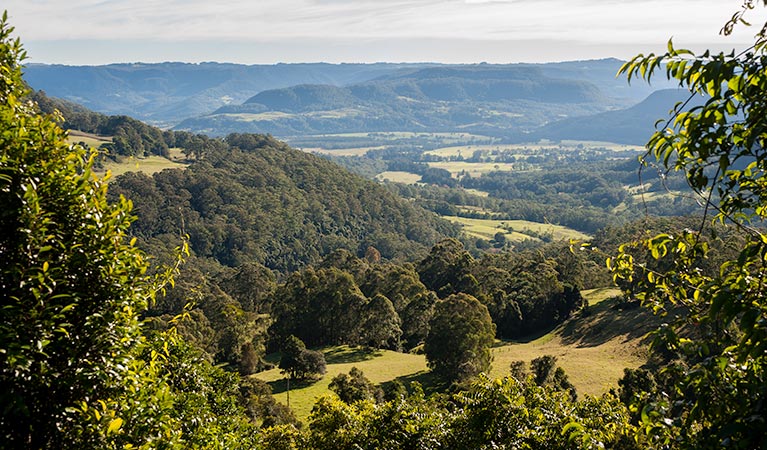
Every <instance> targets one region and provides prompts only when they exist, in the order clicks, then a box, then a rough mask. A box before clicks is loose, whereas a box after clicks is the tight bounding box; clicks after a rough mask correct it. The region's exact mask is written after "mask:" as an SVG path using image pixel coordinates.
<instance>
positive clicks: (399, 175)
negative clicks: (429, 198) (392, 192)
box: [376, 171, 421, 184]
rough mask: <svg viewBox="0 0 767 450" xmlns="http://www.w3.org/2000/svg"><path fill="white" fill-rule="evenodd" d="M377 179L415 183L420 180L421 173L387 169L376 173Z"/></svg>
mask: <svg viewBox="0 0 767 450" xmlns="http://www.w3.org/2000/svg"><path fill="white" fill-rule="evenodd" d="M376 180H378V181H391V182H394V183H403V184H416V183H418V182H419V181H421V175H418V174H417V173H411V172H399V171H388V172H381V173H379V174H378V175H376Z"/></svg>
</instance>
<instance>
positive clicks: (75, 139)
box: [67, 130, 112, 148]
mask: <svg viewBox="0 0 767 450" xmlns="http://www.w3.org/2000/svg"><path fill="white" fill-rule="evenodd" d="M67 134H68V138H67V140H68V141H69V143H70V144H77V143H80V142H85V144H86V145H88V146H89V147H93V148H99V146H100V145H101V144H105V143H108V142H112V138H111V137H109V136H98V135H95V134H91V133H84V132H82V131H77V130H69V132H68V133H67Z"/></svg>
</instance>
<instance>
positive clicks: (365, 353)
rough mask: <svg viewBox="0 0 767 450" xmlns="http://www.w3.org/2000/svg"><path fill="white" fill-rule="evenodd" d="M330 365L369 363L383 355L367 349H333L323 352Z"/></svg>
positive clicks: (373, 349)
mask: <svg viewBox="0 0 767 450" xmlns="http://www.w3.org/2000/svg"><path fill="white" fill-rule="evenodd" d="M322 353H323V354H324V355H325V362H327V363H328V364H348V363H356V362H361V361H368V360H371V359H373V358H376V357H379V356H381V355H383V352H382V351H381V350H378V349H375V348H367V347H347V346H343V347H332V348H330V349H328V350H325V351H323V352H322Z"/></svg>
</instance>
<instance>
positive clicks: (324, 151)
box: [301, 145, 386, 156]
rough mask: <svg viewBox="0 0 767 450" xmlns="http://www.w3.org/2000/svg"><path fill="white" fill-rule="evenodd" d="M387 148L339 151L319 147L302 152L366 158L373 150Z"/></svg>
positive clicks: (359, 148)
mask: <svg viewBox="0 0 767 450" xmlns="http://www.w3.org/2000/svg"><path fill="white" fill-rule="evenodd" d="M384 148H386V147H385V146H382V145H379V146H377V147H357V148H339V149H332V148H319V147H309V148H306V147H305V148H302V149H301V150H303V151H305V152H307V153H320V154H323V155H332V156H365V155H366V154H367V152H369V151H371V150H382V149H384Z"/></svg>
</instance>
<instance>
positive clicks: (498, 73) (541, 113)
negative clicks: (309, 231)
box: [176, 60, 636, 136]
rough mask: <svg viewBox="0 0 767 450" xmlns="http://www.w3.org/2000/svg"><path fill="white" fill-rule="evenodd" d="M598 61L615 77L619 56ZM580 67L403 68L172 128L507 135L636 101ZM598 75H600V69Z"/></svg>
mask: <svg viewBox="0 0 767 450" xmlns="http://www.w3.org/2000/svg"><path fill="white" fill-rule="evenodd" d="M582 64H583V65H586V66H588V64H589V63H588V62H584V63H582ZM598 66H599V70H600V71H603V72H605V71H607V72H609V73H610V74H611V75H612V76H613V77H614V73H615V71H617V70H618V68H619V67H620V61H618V60H609V61H600V62H598ZM563 67H567V70H565V69H564V68H563ZM585 70H587V69H583V68H581V69H578V70H575V69H573V68H571V67H570V66H554V67H550V66H549V65H523V64H514V65H490V64H478V65H460V66H447V65H442V66H431V67H421V68H408V69H401V70H398V71H396V72H393V73H390V74H387V75H383V76H381V77H379V78H376V79H374V80H368V81H364V82H360V83H356V84H350V85H347V86H331V85H316V84H304V85H298V86H291V87H287V88H281V89H273V90H267V91H263V92H260V93H258V94H256V95H255V96H253V97H251V98H249V99H247V100H246V101H245V102H243V103H242V104H239V105H227V106H223V107H221V108H219V109H217V110H216V111H214V112H213V113H212V114H209V115H207V116H202V117H197V118H192V119H187V120H185V121H183V122H181V123H180V124H179V125H178V126H177V127H176V129H180V130H188V131H194V132H202V133H207V134H214V135H223V134H227V133H232V132H259V133H271V134H274V135H277V136H296V135H307V134H322V133H352V132H369V131H419V132H435V131H442V132H446V131H447V132H449V131H464V132H473V133H483V134H490V135H504V136H508V135H513V134H519V133H523V132H529V131H532V130H534V129H536V128H538V127H540V126H541V125H544V124H546V123H548V122H550V121H554V120H556V119H558V118H561V117H572V116H585V115H591V114H594V113H599V112H603V111H606V110H610V109H617V108H621V107H624V106H627V105H629V104H632V103H634V102H635V101H636V100H635V99H631V98H618V97H616V96H615V95H616V92H617V91H618V90H619V89H618V88H617V87H616V85H612V84H611V85H607V84H605V85H603V86H599V85H597V84H595V83H592V82H591V81H589V80H584V79H578V78H576V77H575V76H576V75H578V76H580V75H579V74H581V73H582V72H583V71H585ZM574 74H575V75H574ZM559 75H562V76H561V77H559ZM596 79H598V80H603V79H605V75H604V73H603V74H602V75H600V77H596ZM600 82H601V81H600Z"/></svg>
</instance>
